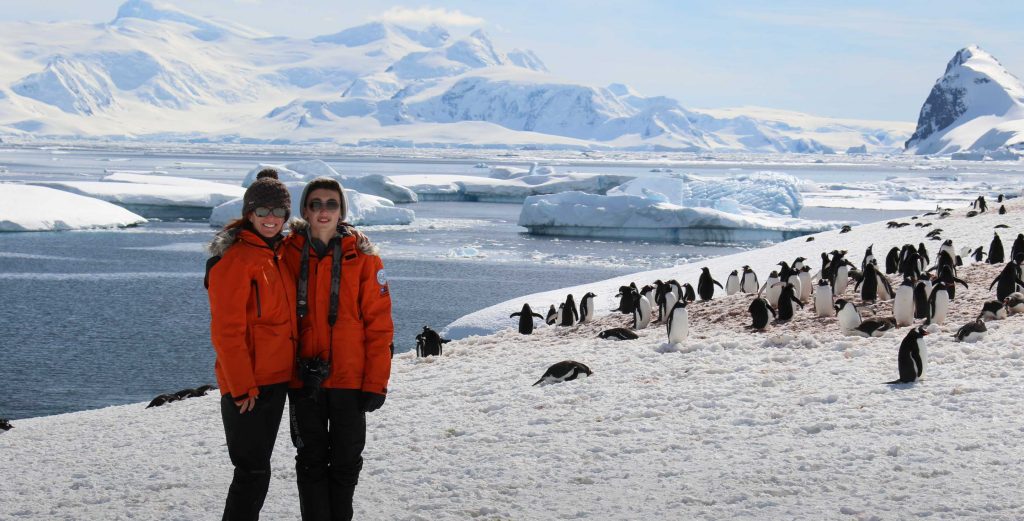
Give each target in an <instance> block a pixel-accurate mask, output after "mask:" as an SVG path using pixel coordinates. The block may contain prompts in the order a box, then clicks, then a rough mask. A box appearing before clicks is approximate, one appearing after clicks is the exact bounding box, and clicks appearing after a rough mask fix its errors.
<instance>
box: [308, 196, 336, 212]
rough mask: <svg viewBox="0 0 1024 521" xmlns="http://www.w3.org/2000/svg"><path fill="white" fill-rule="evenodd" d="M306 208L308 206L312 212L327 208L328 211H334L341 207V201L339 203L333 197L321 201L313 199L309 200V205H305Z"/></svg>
mask: <svg viewBox="0 0 1024 521" xmlns="http://www.w3.org/2000/svg"><path fill="white" fill-rule="evenodd" d="M307 208H309V209H310V210H311V211H314V212H319V211H320V210H327V211H328V212H334V211H337V210H338V209H339V208H341V203H339V202H338V201H336V200H334V199H328V200H327V201H321V200H319V199H313V200H312V201H310V202H309V205H307Z"/></svg>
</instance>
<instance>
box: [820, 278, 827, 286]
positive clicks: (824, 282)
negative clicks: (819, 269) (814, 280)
mask: <svg viewBox="0 0 1024 521" xmlns="http://www.w3.org/2000/svg"><path fill="white" fill-rule="evenodd" d="M818 285H819V286H828V285H829V282H828V279H818Z"/></svg>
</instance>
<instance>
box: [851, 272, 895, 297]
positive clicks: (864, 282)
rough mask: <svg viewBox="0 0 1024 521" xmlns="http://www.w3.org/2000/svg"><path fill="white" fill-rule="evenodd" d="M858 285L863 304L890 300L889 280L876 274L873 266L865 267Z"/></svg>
mask: <svg viewBox="0 0 1024 521" xmlns="http://www.w3.org/2000/svg"><path fill="white" fill-rule="evenodd" d="M858 285H859V286H860V298H861V300H863V301H864V302H874V301H875V300H878V299H879V298H882V300H888V299H890V298H892V286H890V285H889V279H886V278H885V275H882V274H881V273H878V270H877V269H875V265H874V264H868V265H867V267H866V268H865V269H864V278H863V279H861V281H860V282H859V283H858ZM854 289H856V287H855V288H854Z"/></svg>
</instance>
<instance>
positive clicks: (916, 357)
mask: <svg viewBox="0 0 1024 521" xmlns="http://www.w3.org/2000/svg"><path fill="white" fill-rule="evenodd" d="M926 336H928V331H927V330H926V329H925V328H924V327H915V328H914V329H911V330H910V332H908V333H907V336H905V337H903V341H902V342H900V350H899V352H898V353H897V354H896V362H897V365H898V366H899V371H900V378H899V379H898V380H893V381H891V382H886V383H888V384H909V383H913V382H915V381H916V380H917V379H918V378H921V377H922V376H924V368H925V363H926V362H925V360H926V358H927V350H926V349H925V345H924V337H926Z"/></svg>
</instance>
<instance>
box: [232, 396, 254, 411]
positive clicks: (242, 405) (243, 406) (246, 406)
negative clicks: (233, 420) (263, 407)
mask: <svg viewBox="0 0 1024 521" xmlns="http://www.w3.org/2000/svg"><path fill="white" fill-rule="evenodd" d="M235 405H237V406H238V413H239V414H245V413H247V412H249V411H251V410H253V409H255V408H256V397H255V396H250V397H248V398H246V399H244V400H235Z"/></svg>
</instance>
